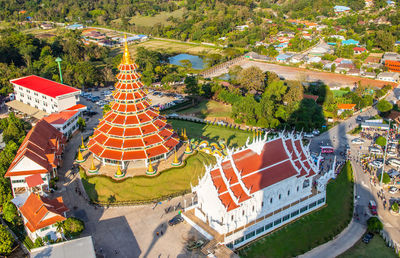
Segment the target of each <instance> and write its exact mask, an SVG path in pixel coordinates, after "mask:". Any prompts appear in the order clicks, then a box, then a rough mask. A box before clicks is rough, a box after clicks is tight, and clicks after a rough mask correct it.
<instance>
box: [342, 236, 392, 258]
mask: <svg viewBox="0 0 400 258" xmlns="http://www.w3.org/2000/svg"><path fill="white" fill-rule="evenodd" d="M338 257H339V258H358V257H359V258H376V257H386V258H390V257H393V258H395V257H399V256H398V255H396V253H395V252H394V250H393V249H392V248H390V247H388V246H386V244H385V241H384V240H383V238H382V237H381V236H380V235H377V234H376V235H375V236H374V238H373V239H372V240H371V241H370V242H369V244H364V243H363V242H362V241H361V240H360V241H358V242H357V243H356V244H355V245H354V246H353V247H352V248H350V249H349V250H347V251H346V252H345V253H343V254H342V255H340V256H338Z"/></svg>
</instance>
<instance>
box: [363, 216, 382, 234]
mask: <svg viewBox="0 0 400 258" xmlns="http://www.w3.org/2000/svg"><path fill="white" fill-rule="evenodd" d="M367 225H368V230H369V231H371V232H375V233H378V232H379V231H381V230H382V229H383V224H382V222H381V221H380V220H379V219H378V218H377V217H371V218H369V219H368V221H367Z"/></svg>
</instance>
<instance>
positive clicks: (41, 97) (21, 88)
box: [10, 75, 81, 114]
mask: <svg viewBox="0 0 400 258" xmlns="http://www.w3.org/2000/svg"><path fill="white" fill-rule="evenodd" d="M10 82H11V84H12V85H13V86H14V93H15V97H16V100H18V101H20V102H23V103H25V104H28V105H29V106H32V107H35V108H37V109H40V110H43V111H45V112H47V113H49V114H51V113H54V112H60V111H62V110H65V109H68V108H70V107H72V106H74V105H76V103H77V102H78V101H79V95H80V93H81V91H80V90H78V89H75V88H73V87H70V86H67V85H64V84H61V83H58V82H55V81H51V80H48V79H45V78H42V77H39V76H36V75H30V76H27V77H22V78H18V79H13V80H11V81H10Z"/></svg>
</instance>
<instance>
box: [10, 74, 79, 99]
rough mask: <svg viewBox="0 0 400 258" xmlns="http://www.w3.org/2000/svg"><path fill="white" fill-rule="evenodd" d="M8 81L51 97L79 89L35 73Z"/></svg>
mask: <svg viewBox="0 0 400 258" xmlns="http://www.w3.org/2000/svg"><path fill="white" fill-rule="evenodd" d="M10 82H11V83H13V84H16V85H19V86H22V87H25V88H28V89H30V90H33V91H37V92H39V93H41V94H44V95H46V96H49V97H52V98H55V97H58V96H62V95H65V94H70V93H74V92H79V91H80V90H78V89H75V88H73V87H70V86H67V85H64V84H61V83H58V82H55V81H51V80H48V79H45V78H42V77H39V76H36V75H30V76H27V77H22V78H18V79H14V80H11V81H10Z"/></svg>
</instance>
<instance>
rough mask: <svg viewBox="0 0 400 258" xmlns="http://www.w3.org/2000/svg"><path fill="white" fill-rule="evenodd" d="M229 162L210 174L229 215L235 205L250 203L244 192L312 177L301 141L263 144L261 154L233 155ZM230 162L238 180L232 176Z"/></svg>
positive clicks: (245, 153) (248, 151) (246, 151)
mask: <svg viewBox="0 0 400 258" xmlns="http://www.w3.org/2000/svg"><path fill="white" fill-rule="evenodd" d="M285 148H286V149H287V152H286V149H285ZM288 154H289V155H288ZM232 160H233V161H230V160H226V161H224V162H222V164H221V168H222V169H220V168H215V169H214V170H212V171H210V176H211V180H212V182H213V184H214V186H215V188H216V190H217V192H218V194H219V199H220V200H221V202H222V204H223V205H224V206H225V208H226V209H227V210H228V211H229V210H232V209H235V208H237V207H239V205H237V203H241V202H244V201H246V200H248V199H250V198H251V197H250V196H249V195H248V194H247V192H249V193H251V194H253V193H255V192H257V191H259V190H262V189H264V188H266V187H268V186H271V185H273V184H276V183H278V182H281V181H282V180H285V179H287V178H290V177H293V176H297V177H302V176H307V177H310V176H313V175H315V171H314V170H313V168H312V167H311V165H310V163H309V162H311V161H310V160H309V157H307V156H306V154H305V153H304V151H303V148H302V146H301V140H300V139H297V140H292V139H286V140H283V139H282V138H277V139H275V140H271V141H269V142H266V143H265V144H264V146H263V148H262V150H261V153H260V154H257V153H256V152H254V151H253V150H251V149H245V150H241V151H239V152H236V153H234V154H233V155H232ZM232 162H233V164H234V166H235V167H236V169H237V170H238V171H237V173H239V175H240V178H238V176H237V174H236V173H235V170H234V167H233V164H232ZM307 171H308V172H307ZM224 178H225V179H224ZM240 181H241V182H242V183H240ZM225 182H227V183H225ZM227 184H228V185H227ZM243 187H245V188H243ZM228 189H230V191H228Z"/></svg>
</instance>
